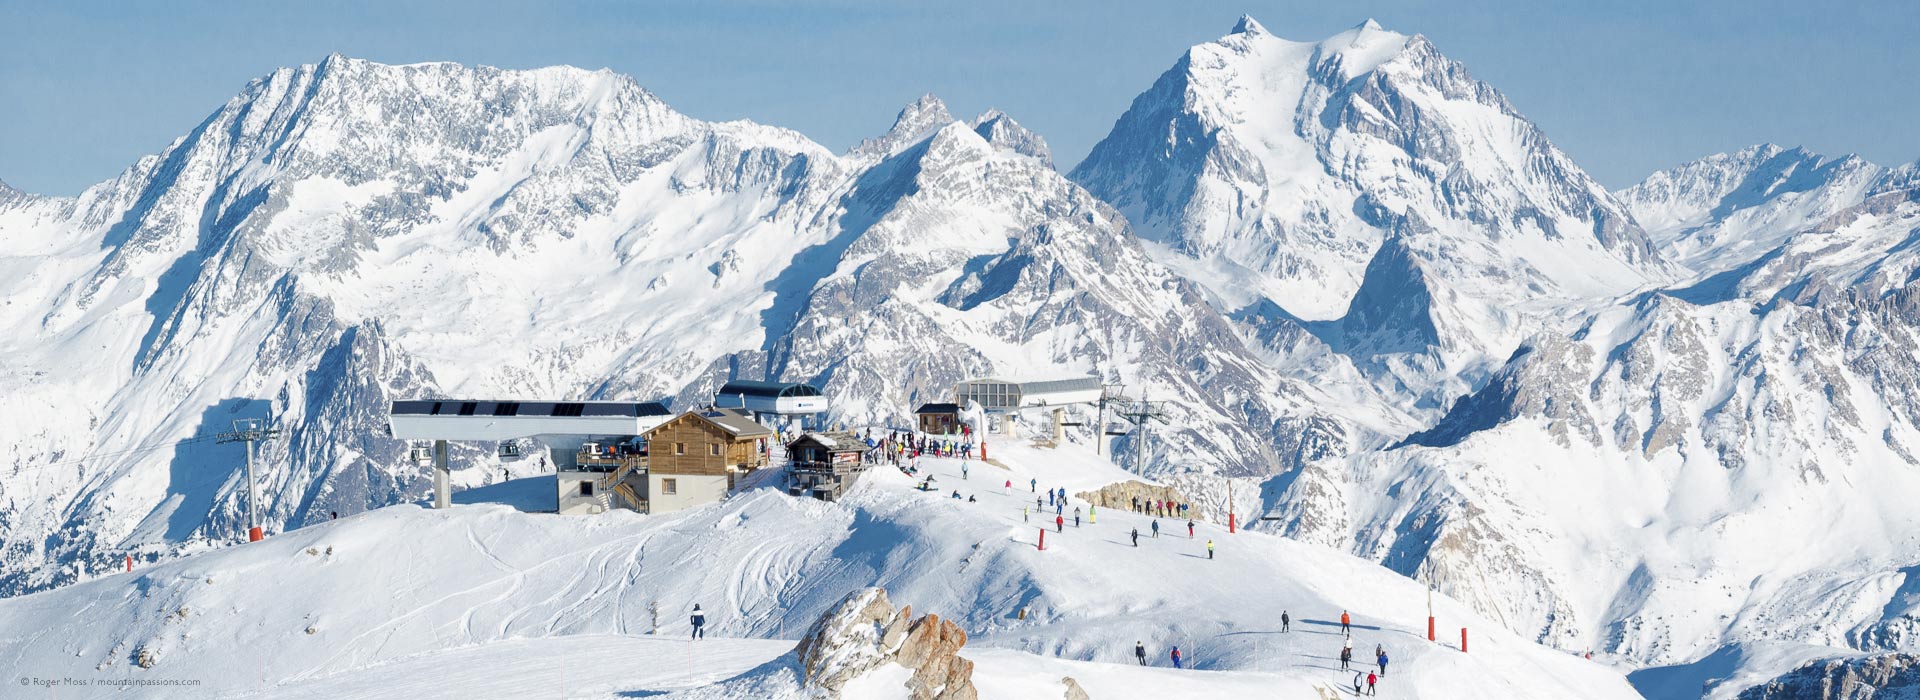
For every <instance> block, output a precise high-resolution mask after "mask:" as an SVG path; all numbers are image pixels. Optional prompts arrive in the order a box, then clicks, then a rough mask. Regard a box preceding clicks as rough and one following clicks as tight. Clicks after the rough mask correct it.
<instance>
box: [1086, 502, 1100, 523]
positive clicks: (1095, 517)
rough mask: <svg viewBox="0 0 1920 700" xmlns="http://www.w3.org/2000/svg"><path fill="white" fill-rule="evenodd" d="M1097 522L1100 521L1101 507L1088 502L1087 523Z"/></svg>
mask: <svg viewBox="0 0 1920 700" xmlns="http://www.w3.org/2000/svg"><path fill="white" fill-rule="evenodd" d="M1097 522H1100V507H1099V506H1096V505H1093V504H1091V503H1089V504H1087V524H1088V525H1092V524H1094V523H1097Z"/></svg>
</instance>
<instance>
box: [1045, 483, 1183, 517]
mask: <svg viewBox="0 0 1920 700" xmlns="http://www.w3.org/2000/svg"><path fill="white" fill-rule="evenodd" d="M1073 497H1074V498H1078V499H1080V500H1083V501H1086V502H1088V503H1092V504H1093V505H1095V506H1098V507H1101V508H1114V509H1117V510H1129V509H1131V508H1133V499H1135V498H1138V499H1140V501H1141V502H1142V503H1144V502H1147V501H1173V502H1174V503H1192V502H1193V499H1190V498H1187V497H1186V495H1184V494H1182V493H1180V491H1179V490H1177V489H1175V488H1173V487H1170V486H1155V485H1153V484H1149V483H1146V482H1144V481H1122V482H1118V483H1112V484H1107V485H1106V486H1102V487H1100V488H1099V489H1098V490H1095V491H1081V492H1079V493H1076V494H1074V495H1073ZM1189 515H1190V516H1192V517H1194V518H1195V519H1202V518H1201V517H1200V516H1201V513H1200V512H1199V511H1198V509H1189Z"/></svg>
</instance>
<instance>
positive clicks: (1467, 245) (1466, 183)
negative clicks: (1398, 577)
mask: <svg viewBox="0 0 1920 700" xmlns="http://www.w3.org/2000/svg"><path fill="white" fill-rule="evenodd" d="M1912 171H1913V168H1912V167H1903V168H1896V169H1884V168H1879V167H1876V166H1872V165H1870V164H1866V163H1864V162H1863V161H1859V160H1858V159H1854V158H1843V159H1826V158H1820V157H1818V156H1813V155H1810V154H1806V153H1804V152H1799V151H1783V150H1781V149H1778V148H1774V147H1756V148H1754V149H1749V150H1747V151H1743V152H1742V153H1740V154H1733V155H1727V156H1715V157H1710V158H1707V159H1704V160H1702V161H1700V162H1697V163H1693V164H1688V165H1685V166H1682V167H1680V168H1676V169H1674V170H1672V171H1666V172H1662V173H1658V174H1656V175H1654V176H1653V177H1651V178H1649V179H1648V181H1647V182H1646V183H1643V184H1641V185H1638V186H1636V187H1634V188H1631V189H1629V190H1627V191H1626V192H1624V193H1622V194H1621V195H1620V196H1618V197H1616V196H1615V195H1613V194H1611V193H1608V192H1606V191H1605V190H1604V189H1603V188H1601V187H1600V186H1599V185H1597V184H1595V183H1594V182H1593V181H1592V180H1591V179H1590V178H1588V177H1587V176H1586V175H1584V174H1583V173H1581V172H1580V171H1579V169H1578V167H1577V166H1575V165H1574V164H1573V163H1572V162H1571V161H1570V159H1568V158H1567V157H1566V156H1565V155H1564V154H1563V153H1561V152H1559V151H1558V150H1557V149H1555V148H1553V146H1552V145H1551V144H1550V143H1549V142H1548V141H1547V140H1546V139H1545V137H1544V136H1543V135H1541V133H1540V131H1539V130H1538V129H1537V128H1535V127H1534V126H1533V125H1531V124H1530V123H1528V122H1526V121H1525V119H1524V118H1523V117H1521V116H1520V115H1519V113H1518V112H1517V111H1516V110H1515V109H1514V108H1513V107H1512V105H1511V104H1509V103H1508V102H1507V101H1506V100H1505V98H1503V97H1501V96H1500V95H1499V93H1498V92H1497V91H1495V90H1494V89H1493V88H1491V87H1489V86H1487V85H1485V84H1484V83H1480V82H1478V81H1476V80H1473V79H1472V78H1471V77H1470V76H1469V75H1468V74H1467V73H1466V71H1465V69H1464V68H1462V67H1461V66H1459V65H1458V64H1457V63H1454V62H1452V61H1450V60H1448V59H1446V58H1445V57H1444V56H1442V55H1441V54H1439V53H1438V52H1437V50H1435V48H1434V47H1433V45H1432V44H1431V43H1430V42H1428V41H1427V40H1425V39H1424V38H1422V37H1419V36H1406V35H1401V34H1397V33H1393V32H1388V31H1385V30H1383V29H1381V28H1380V27H1378V26H1377V25H1375V24H1372V23H1368V24H1363V25H1361V26H1359V27H1356V28H1354V29H1352V30H1350V31H1348V32H1344V33H1342V34H1339V35H1336V36H1334V37H1332V38H1330V39H1327V40H1325V41H1321V42H1315V43H1300V42H1292V41H1287V40H1284V39H1280V38H1277V37H1275V36H1274V35H1272V34H1271V33H1270V32H1268V31H1267V30H1265V29H1264V28H1263V27H1261V26H1260V25H1259V24H1258V23H1257V22H1253V21H1251V20H1242V21H1241V23H1240V25H1239V26H1237V27H1236V28H1235V30H1234V31H1233V33H1231V34H1229V35H1228V36H1226V37H1223V38H1222V39H1220V40H1218V41H1215V42H1210V43H1207V44H1202V45H1200V46H1196V47H1194V48H1193V49H1192V50H1190V51H1189V52H1188V53H1187V54H1186V55H1184V56H1182V57H1181V58H1180V60H1179V61H1178V62H1177V63H1176V64H1175V65H1174V67H1173V68H1172V69H1171V70H1169V71H1168V72H1167V73H1166V74H1164V75H1162V76H1161V77H1160V79H1159V80H1158V81H1156V82H1155V83H1154V84H1153V85H1152V87H1150V88H1149V89H1148V90H1147V91H1146V92H1144V93H1142V94H1141V95H1140V97H1139V98H1137V99H1136V100H1135V101H1134V103H1133V105H1132V107H1131V108H1130V109H1129V110H1128V112H1127V113H1126V114H1125V115H1124V116H1122V117H1121V118H1120V120H1119V121H1118V122H1117V123H1116V124H1115V127H1114V130H1113V132H1112V133H1111V134H1109V135H1108V137H1107V138H1106V139H1105V140H1104V141H1102V142H1101V144H1100V145H1099V146H1097V147H1096V148H1095V150H1094V152H1093V153H1092V154H1091V155H1089V157H1088V158H1087V160H1086V162H1083V163H1081V164H1080V165H1079V166H1077V167H1075V168H1074V169H1073V171H1072V175H1073V177H1074V179H1075V180H1076V181H1078V182H1081V183H1082V184H1084V185H1086V186H1087V188H1088V189H1089V190H1090V191H1091V192H1093V193H1094V194H1096V195H1098V196H1101V197H1103V198H1105V199H1107V200H1108V201H1110V202H1111V203H1112V204H1114V205H1115V206H1116V207H1117V208H1119V209H1120V210H1121V211H1122V212H1124V213H1126V214H1127V216H1128V217H1129V218H1130V219H1131V220H1132V221H1133V222H1134V224H1135V225H1136V226H1137V227H1138V230H1139V231H1140V232H1141V233H1142V235H1143V236H1145V237H1147V238H1149V239H1151V241H1153V243H1151V244H1150V245H1149V250H1152V251H1154V252H1155V253H1156V254H1157V255H1159V256H1160V258H1161V259H1162V260H1163V261H1165V262H1167V264H1169V265H1170V266H1171V267H1173V268H1174V269H1176V270H1179V271H1181V272H1182V273H1183V274H1186V275H1187V276H1189V277H1191V278H1193V279H1195V280H1196V281H1200V282H1201V283H1202V284H1203V286H1206V287H1207V288H1208V290H1209V298H1210V300H1211V301H1212V302H1213V303H1214V304H1215V305H1216V306H1217V307H1219V308H1222V309H1223V310H1227V311H1230V312H1231V316H1232V317H1233V318H1234V319H1235V320H1236V322H1237V323H1238V324H1239V331H1240V333H1241V335H1242V337H1243V339H1244V340H1245V341H1246V342H1247V343H1248V344H1249V346H1250V347H1252V348H1254V349H1255V350H1256V351H1258V352H1260V353H1261V354H1262V356H1263V357H1264V358H1266V359H1267V360H1268V362H1269V364H1270V365H1272V366H1274V367H1276V368H1278V369H1280V370H1281V371H1282V373H1283V374H1285V375H1288V376H1292V377H1296V378H1301V379H1305V380H1308V381H1313V382H1316V383H1317V384H1319V385H1321V386H1322V387H1326V391H1327V393H1328V394H1330V395H1332V396H1336V397H1338V398H1339V399H1340V400H1342V401H1347V402H1350V403H1351V404H1353V405H1357V406H1373V407H1376V409H1375V410H1374V411H1373V412H1372V413H1373V414H1374V415H1378V416H1383V417H1385V418H1386V419H1387V420H1386V422H1385V425H1384V428H1382V427H1373V428H1372V429H1370V430H1357V431H1355V432H1354V435H1355V442H1356V443H1357V447H1356V449H1354V450H1352V451H1351V452H1349V453H1347V454H1345V455H1332V456H1329V458H1328V459H1324V460H1316V461H1312V462H1309V463H1307V464H1305V465H1303V466H1302V467H1301V468H1300V469H1298V470H1294V471H1292V472H1288V473H1285V474H1282V475H1279V476H1277V477H1275V478H1273V479H1270V480H1267V481H1266V482H1265V483H1264V484H1263V485H1262V486H1261V488H1260V497H1261V500H1262V501H1263V505H1262V506H1261V507H1262V508H1264V509H1265V512H1266V514H1267V516H1268V517H1269V518H1271V519H1270V520H1266V521H1263V522H1262V523H1261V524H1260V526H1262V527H1274V528H1276V529H1279V530H1281V531H1283V532H1286V533H1289V534H1290V535H1292V536H1295V537H1298V538H1302V539H1307V540H1311V541H1319V542H1324V543H1327V544H1332V545H1335V546H1342V547H1346V548H1349V549H1350V550H1351V551H1353V552H1355V553H1356V554H1359V555H1361V556H1364V557H1368V558H1372V559H1375V560H1378V561H1381V562H1383V563H1385V564H1387V565H1388V566H1390V567H1393V568H1395V569H1397V570H1399V571H1402V572H1403V573H1405V574H1407V575H1409V576H1413V577H1416V578H1419V579H1421V580H1427V581H1432V582H1434V583H1436V584H1437V585H1438V586H1439V587H1440V588H1441V590H1445V591H1448V592H1449V593H1451V594H1452V595H1454V596H1456V597H1459V598H1461V599H1463V600H1466V601H1469V602H1472V603H1474V604H1475V605H1477V606H1479V609H1480V610H1482V611H1483V612H1485V613H1487V614H1489V615H1491V616H1494V617H1496V619H1500V620H1502V621H1503V622H1504V623H1505V624H1508V625H1510V626H1512V627H1513V628H1515V629H1523V630H1528V631H1530V632H1531V633H1533V634H1536V635H1537V636H1538V638H1539V639H1541V640H1543V641H1546V642H1548V643H1550V644H1554V645H1557V646H1560V647H1562V648H1567V649H1572V650H1580V649H1596V650H1599V651H1601V652H1603V653H1612V654H1618V655H1620V656H1622V657H1624V658H1627V659H1630V660H1632V662H1633V663H1636V664H1647V665H1663V664H1692V663H1693V662H1697V661H1700V660H1702V659H1703V658H1705V657H1709V656H1711V655H1712V654H1713V653H1714V652H1716V651H1717V650H1723V649H1727V648H1732V647H1735V646H1741V645H1746V646H1752V645H1762V646H1764V645H1767V644H1780V645H1797V646H1795V648H1796V649H1805V648H1821V649H1828V650H1830V651H1833V652H1835V653H1837V652H1839V651H1841V650H1845V649H1850V648H1857V649H1894V648H1906V647H1905V646H1903V645H1906V644H1910V642H1906V641H1893V640H1895V639H1901V640H1904V634H1905V633H1904V632H1893V631H1891V630H1904V629H1906V626H1907V625H1908V624H1909V623H1910V618H1908V617H1906V616H1907V615H1909V612H1908V610H1909V608H1910V607H1911V606H1910V605H1909V604H1907V603H1904V602H1902V601H1904V600H1906V599H1907V597H1908V596H1907V594H1904V593H1899V591H1903V590H1906V584H1905V583H1903V582H1904V581H1906V579H1907V578H1908V576H1909V574H1910V572H1912V571H1913V570H1914V569H1913V567H1914V566H1916V565H1920V542H1917V541H1916V535H1920V527H1917V526H1920V522H1916V521H1915V520H1914V519H1913V518H1912V516H1911V515H1910V514H1909V513H1907V512H1906V511H1905V510H1904V509H1902V508H1901V507H1900V506H1898V505H1897V503H1898V498H1897V497H1893V498H1890V497H1889V494H1897V493H1910V492H1912V489H1913V488H1914V487H1915V486H1920V484H1915V483H1914V482H1913V479H1914V478H1915V477H1914V474H1915V472H1914V469H1913V467H1914V466H1916V465H1915V463H1914V461H1913V458H1912V456H1911V455H1913V454H1914V452H1913V448H1912V447H1911V444H1912V442H1913V440H1914V439H1915V438H1916V437H1920V432H1916V426H1920V423H1917V422H1916V421H1915V414H1914V413H1913V412H1912V411H1911V409H1910V407H1909V406H1908V404H1910V403H1911V401H1910V400H1909V398H1908V397H1911V396H1913V395H1914V389H1913V386H1914V377H1915V373H1914V371H1913V370H1912V369H1910V368H1911V367H1912V366H1914V365H1916V364H1920V363H1916V362H1915V361H1914V359H1913V358H1915V357H1920V348H1917V347H1916V346H1915V344H1914V343H1915V340H1916V336H1915V331H1916V324H1915V317H1914V315H1913V312H1912V301H1911V299H1912V298H1913V297H1914V295H1915V294H1916V292H1915V291H1914V282H1915V280H1916V277H1915V264H1914V263H1913V261H1912V260H1911V258H1912V255H1913V253H1912V250H1913V242H1914V241H1915V238H1914V236H1915V230H1916V226H1915V223H1916V222H1915V221H1914V220H1913V219H1912V216H1913V213H1914V207H1913V203H1912V198H1913V196H1914V195H1913V189H1912V183H1913V176H1912V175H1911V173H1912ZM1643 224H1644V225H1645V227H1646V228H1643ZM1330 410H1331V411H1332V412H1334V413H1340V414H1344V415H1358V414H1362V413H1365V411H1362V410H1358V409H1341V408H1334V409H1330ZM1374 425H1375V426H1378V425H1379V424H1374ZM1395 427H1402V428H1404V432H1402V433H1400V434H1398V435H1395V434H1393V429H1394V428H1395ZM1782 529H1784V531H1781V530H1782ZM1836 543H1844V544H1838V546H1836ZM1783 544H1784V545H1786V546H1785V549H1788V550H1790V551H1799V552H1804V554H1800V555H1797V556H1794V557H1790V558H1784V559H1783V558H1782V557H1781V556H1779V552H1780V550H1781V549H1782V545H1783ZM1809 645H1812V646H1811V647H1810V646H1809ZM1746 658H1749V659H1758V660H1759V661H1753V662H1752V663H1756V664H1760V665H1761V666H1764V667H1767V668H1772V669H1773V670H1772V672H1773V673H1777V672H1781V671H1785V670H1787V669H1788V668H1790V667H1791V666H1790V665H1788V666H1781V665H1780V664H1782V663H1787V664H1791V663H1798V660H1799V659H1804V658H1807V657H1806V656H1805V655H1804V654H1801V655H1799V656H1793V655H1790V654H1789V655H1782V654H1774V653H1761V652H1759V651H1750V653H1748V654H1747V657H1746ZM1707 669H1708V667H1707V666H1697V667H1696V666H1688V667H1686V668H1684V669H1681V670H1677V671H1676V673H1681V674H1682V675H1684V674H1687V673H1696V674H1700V677H1696V678H1690V687H1691V688H1692V692H1696V693H1697V692H1699V689H1700V688H1701V681H1703V680H1710V679H1716V678H1722V677H1723V676H1722V675H1708V674H1709V673H1710V672H1709V670H1707ZM1752 673H1762V675H1760V676H1759V677H1761V678H1764V677H1765V675H1764V669H1761V670H1754V669H1748V675H1747V676H1744V677H1749V678H1750V677H1751V675H1752ZM1688 685H1689V683H1681V684H1679V686H1680V687H1685V686H1688ZM1725 690H1726V689H1725V688H1723V689H1722V691H1725ZM1737 690H1738V688H1732V691H1737Z"/></svg>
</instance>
